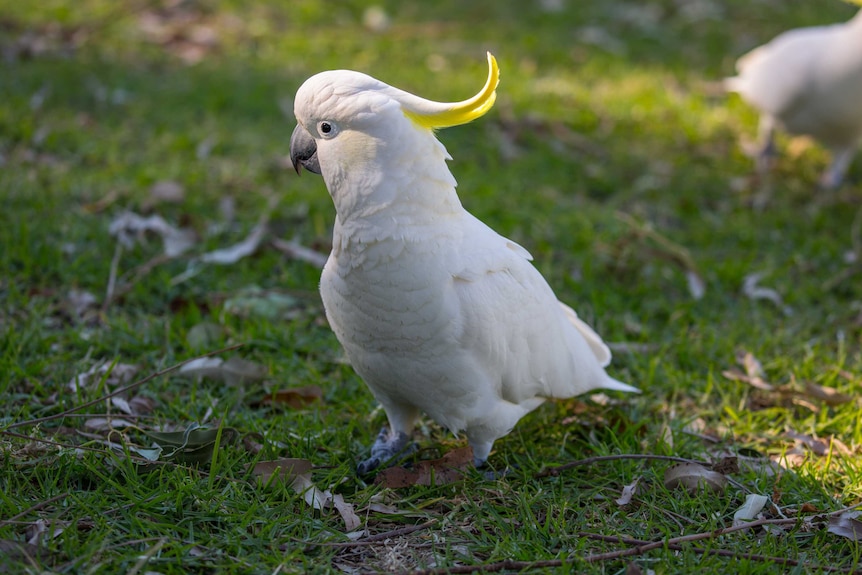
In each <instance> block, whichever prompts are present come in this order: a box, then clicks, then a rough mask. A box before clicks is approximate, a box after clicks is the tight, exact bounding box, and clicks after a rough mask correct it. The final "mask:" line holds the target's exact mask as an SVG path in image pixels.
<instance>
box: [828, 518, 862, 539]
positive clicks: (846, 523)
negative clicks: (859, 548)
mask: <svg viewBox="0 0 862 575" xmlns="http://www.w3.org/2000/svg"><path fill="white" fill-rule="evenodd" d="M860 515H862V511H847V512H845V513H842V514H841V515H839V516H838V517H830V518H829V526H828V527H827V528H826V531H828V532H829V533H832V534H833V535H839V536H841V537H846V538H847V539H850V540H851V541H862V521H859V520H858V519H856V518H857V517H859V516H860Z"/></svg>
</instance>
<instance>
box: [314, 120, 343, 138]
mask: <svg viewBox="0 0 862 575" xmlns="http://www.w3.org/2000/svg"><path fill="white" fill-rule="evenodd" d="M317 132H318V133H319V134H320V136H321V137H322V138H332V137H333V136H335V134H337V133H338V128H337V127H336V125H335V124H333V123H332V122H326V121H323V122H318V123H317Z"/></svg>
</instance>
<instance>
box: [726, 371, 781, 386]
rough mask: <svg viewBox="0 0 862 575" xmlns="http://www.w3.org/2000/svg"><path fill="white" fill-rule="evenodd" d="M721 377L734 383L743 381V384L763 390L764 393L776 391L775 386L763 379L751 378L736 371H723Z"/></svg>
mask: <svg viewBox="0 0 862 575" xmlns="http://www.w3.org/2000/svg"><path fill="white" fill-rule="evenodd" d="M721 375H723V376H724V377H726V378H727V379H731V380H733V381H741V382H743V383H747V384H749V385H750V386H752V387H756V388H757V389H762V390H763V391H775V386H773V385H771V384H769V383H766V382H765V381H763V379H761V378H759V377H750V376H748V375H745V374H744V373H742V372H740V371H738V370H735V369H727V370H725V371H722V372H721Z"/></svg>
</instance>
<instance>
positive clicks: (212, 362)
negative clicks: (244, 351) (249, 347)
mask: <svg viewBox="0 0 862 575" xmlns="http://www.w3.org/2000/svg"><path fill="white" fill-rule="evenodd" d="M178 373H180V374H182V375H186V376H189V377H208V378H211V379H220V380H222V381H224V382H225V383H226V384H228V385H241V384H243V383H247V382H250V381H256V380H261V379H263V378H264V377H266V374H267V373H268V369H267V368H266V366H264V365H261V364H259V363H255V362H253V361H248V360H245V359H242V358H239V357H232V358H230V359H229V360H227V361H223V360H222V359H221V358H218V357H201V358H197V359H194V360H192V361H190V362H188V363H187V364H185V365H183V366H182V367H181V368H180V369H179V371H178Z"/></svg>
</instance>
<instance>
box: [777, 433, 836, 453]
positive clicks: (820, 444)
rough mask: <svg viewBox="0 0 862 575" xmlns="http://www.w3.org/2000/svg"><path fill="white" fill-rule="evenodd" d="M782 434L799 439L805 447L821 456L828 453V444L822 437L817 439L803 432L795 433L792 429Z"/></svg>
mask: <svg viewBox="0 0 862 575" xmlns="http://www.w3.org/2000/svg"><path fill="white" fill-rule="evenodd" d="M784 435H785V436H786V437H789V438H790V439H793V440H795V441H799V442H800V443H802V444H803V445H804V446H805V447H807V448H808V449H810V450H811V451H813V452H814V453H815V454H817V455H819V456H821V457H823V456H824V455H826V454H828V453H829V444H828V443H826V442H825V441H823V440H822V439H817V438H815V437H813V436H811V435H806V434H804V433H797V432H795V431H793V430H790V431H788V432H786V433H785V434H784Z"/></svg>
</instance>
